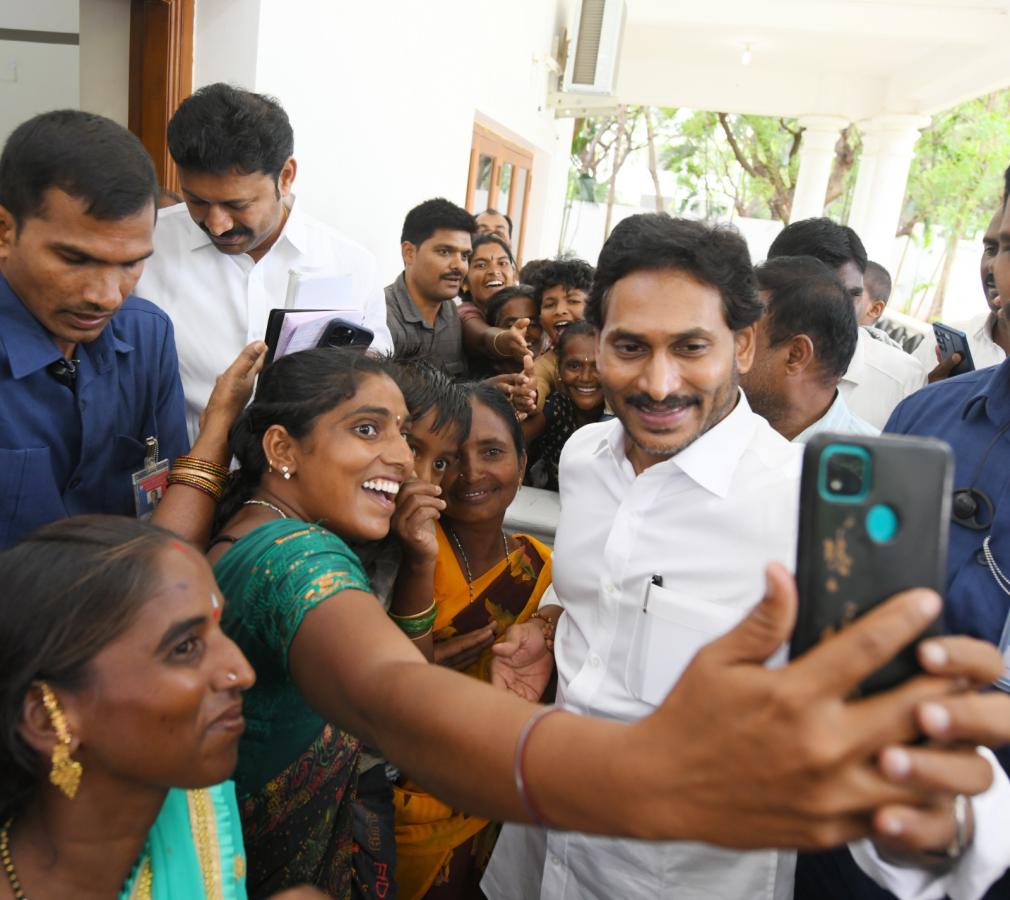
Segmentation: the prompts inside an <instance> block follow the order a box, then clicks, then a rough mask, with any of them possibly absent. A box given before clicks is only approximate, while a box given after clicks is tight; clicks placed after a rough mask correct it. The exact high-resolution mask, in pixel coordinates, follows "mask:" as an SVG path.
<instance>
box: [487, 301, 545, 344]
mask: <svg viewBox="0 0 1010 900" xmlns="http://www.w3.org/2000/svg"><path fill="white" fill-rule="evenodd" d="M519 319H529V320H530V324H529V327H528V328H527V329H526V344H527V346H529V348H530V350H531V351H533V355H534V356H536V355H537V353H538V352H539V351H540V339H541V338H542V337H543V334H544V331H543V329H542V328H541V327H540V322H538V321H537V307H536V304H535V303H534V302H533V298H532V297H513V298H512V299H511V300H509V301H507V302H506V303H505V304H504V305H503V306H502V308H501V309H500V310H499V311H498V322H497V325H498V327H499V328H511V327H512V326H513V325H515V323H516V322H517V321H518V320H519Z"/></svg>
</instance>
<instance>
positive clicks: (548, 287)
mask: <svg viewBox="0 0 1010 900" xmlns="http://www.w3.org/2000/svg"><path fill="white" fill-rule="evenodd" d="M592 283H593V267H592V266H591V265H589V263H587V262H586V261H585V260H582V259H575V258H565V257H559V258H558V259H555V260H553V261H552V262H550V263H548V264H547V265H545V266H543V267H542V268H541V269H540V270H539V271H538V272H537V273H536V281H535V282H534V299H535V300H536V304H537V314H538V316H539V319H540V325H541V326H542V327H543V330H544V337H545V340H546V343H547V350H546V351H545V352H544V353H543V354H542V355H541V356H540V358H539V359H538V360H537V361H536V363H535V364H534V366H533V371H534V375H535V377H536V386H537V409H543V407H544V403H545V402H546V401H547V398H548V396H550V394H551V392H552V391H553V390H555V389H556V388H557V387H558V383H557V366H558V360H557V353H556V352H555V350H554V348H555V347H556V346H557V342H558V336H559V335H560V333H561V332H562V331H564V329H565V328H567V327H568V326H569V325H571V324H572V323H573V322H580V321H581V320H582V318H583V316H584V315H585V308H586V299H587V298H588V297H589V288H590V287H591V286H592Z"/></svg>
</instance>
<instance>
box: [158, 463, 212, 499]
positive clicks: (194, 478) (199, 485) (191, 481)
mask: <svg viewBox="0 0 1010 900" xmlns="http://www.w3.org/2000/svg"><path fill="white" fill-rule="evenodd" d="M167 483H168V484H169V486H171V485H173V484H183V485H185V486H186V487H191V488H194V489H195V490H198V491H202V492H203V493H204V494H207V496H209V497H213V498H214V500H220V499H221V497H222V495H223V494H224V488H223V487H222V486H221V485H220V484H218V483H217V482H215V481H212V480H211V479H209V478H203V477H201V476H199V475H194V474H190V473H187V472H176V471H174V470H173V471H171V472H169V473H168V480H167Z"/></svg>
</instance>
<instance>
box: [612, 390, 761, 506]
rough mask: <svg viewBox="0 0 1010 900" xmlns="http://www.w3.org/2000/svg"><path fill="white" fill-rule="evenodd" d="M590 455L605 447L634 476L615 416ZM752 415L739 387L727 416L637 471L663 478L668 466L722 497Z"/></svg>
mask: <svg viewBox="0 0 1010 900" xmlns="http://www.w3.org/2000/svg"><path fill="white" fill-rule="evenodd" d="M606 425H607V427H606V428H605V429H604V430H603V431H602V433H601V434H600V439H599V442H598V443H597V445H596V446H595V447H594V448H593V453H594V454H599V453H602V452H604V451H607V450H609V451H610V453H611V455H612V456H613V459H614V462H615V463H616V464H617V467H618V469H620V470H621V471H622V472H624V473H625V475H628V476H630V478H631V479H634V477H635V475H634V469H633V468H632V466H631V462H630V461H629V460H628V456H627V449H626V432H625V430H624V426H623V425H622V424H621V421H620V420H619V419H613V420H612V421H611V422H608V423H606ZM755 426H756V417H755V415H754V413H753V412H752V411H751V408H750V404H749V403H748V402H747V398H746V397H745V396H744V393H743V391H742V390H740V389H739V388H737V402H736V406H734V407H733V409H732V411H731V412H730V413H729V415H727V416H725V417H724V418H723V419H722V420H721V421H719V422H717V423H716V424H715V425H714V426H713V427H712V428H710V429H709V430H708V431H706V432H705V433H704V434H703V435H701V436H700V437H699V438H697V439H696V440H695V441H694V442H693V443H691V444H689V445H688V446H687V447H685V448H684V449H683V450H681V451H679V452H678V453H676V454H674V455H673V456H671V457H669V458H668V459H664V460H662V461H661V462H658V463H656V464H655V465H652V466H649V468H648V469H646V470H645V471H644V472H642V473H641V474H642V475H643V476H646V475H647V476H649V477H652V478H656V477H663V476H664V475H665V474H666V473H667V472H669V471H670V469H671V468H675V469H679V470H680V471H681V472H683V473H684V474H685V475H687V477H688V478H690V479H691V480H692V481H694V482H695V483H696V484H697V485H698V486H699V487H702V488H704V489H705V490H707V491H709V492H710V493H712V494H715V495H716V496H718V497H725V496H726V495H727V493H728V492H729V488H730V483H731V482H732V480H733V473H734V472H735V471H736V467H737V464H738V463H739V462H740V458H741V457H742V456H743V453H744V451H745V450H746V449H747V446H748V444H749V442H750V439H751V436H752V435H753V433H754V428H755Z"/></svg>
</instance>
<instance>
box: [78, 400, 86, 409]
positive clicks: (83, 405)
mask: <svg viewBox="0 0 1010 900" xmlns="http://www.w3.org/2000/svg"><path fill="white" fill-rule="evenodd" d="M77 405H78V406H79V407H80V408H81V409H84V407H85V406H87V405H88V401H87V400H81V401H80V402H79V403H78V404H77Z"/></svg>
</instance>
